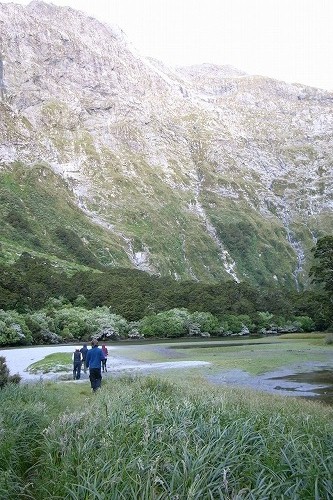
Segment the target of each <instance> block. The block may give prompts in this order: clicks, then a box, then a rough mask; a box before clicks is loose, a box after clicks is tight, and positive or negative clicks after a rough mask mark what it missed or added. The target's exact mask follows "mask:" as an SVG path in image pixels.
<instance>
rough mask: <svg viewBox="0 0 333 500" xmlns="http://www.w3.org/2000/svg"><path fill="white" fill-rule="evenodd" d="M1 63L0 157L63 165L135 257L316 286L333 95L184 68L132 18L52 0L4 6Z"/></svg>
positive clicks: (182, 273) (331, 223) (5, 162)
mask: <svg viewBox="0 0 333 500" xmlns="http://www.w3.org/2000/svg"><path fill="white" fill-rule="evenodd" d="M0 60H1V62H0V90H1V96H2V100H1V101H0V112H1V117H2V119H1V121H0V139H1V140H0V168H8V167H10V166H11V165H12V164H13V163H14V162H15V161H20V162H23V163H24V164H25V165H26V166H27V167H29V166H32V165H34V164H36V163H38V164H39V163H41V162H42V163H43V164H45V165H48V166H50V167H51V168H52V169H53V170H54V172H55V173H56V174H57V175H59V176H61V177H62V178H63V179H64V180H65V182H66V183H67V185H68V187H69V188H70V189H71V190H72V192H73V196H74V197H75V200H76V203H77V205H78V206H79V207H80V208H81V209H82V210H83V211H84V213H85V214H86V215H87V216H88V217H89V218H91V220H92V221H93V222H94V223H96V224H99V225H100V226H102V227H103V228H105V229H106V230H107V231H109V232H110V233H111V234H112V235H113V236H114V237H115V238H117V239H118V240H119V244H121V245H122V246H123V248H124V250H125V252H126V254H127V256H128V259H129V262H130V263H131V264H132V266H133V267H136V268H138V269H141V270H145V271H148V272H152V273H156V274H162V275H167V274H170V275H171V276H174V277H176V278H184V277H185V278H190V279H200V278H202V277H209V278H214V279H215V278H218V279H220V278H221V277H224V278H225V277H228V278H229V279H234V280H236V281H240V280H241V279H250V280H252V281H256V282H259V283H260V282H261V280H265V279H266V280H267V277H266V278H265V277H264V278H263V277H262V274H263V273H266V275H269V276H270V277H271V279H272V280H275V281H276V282H277V283H280V284H282V285H283V284H286V283H287V284H290V283H291V282H292V281H293V282H294V283H295V285H296V286H299V284H300V283H302V282H303V283H304V281H305V280H306V275H307V269H308V267H309V258H310V249H311V247H312V246H313V244H314V243H315V241H316V239H317V238H318V236H321V235H324V234H327V233H329V232H332V231H333V216H332V213H333V211H332V209H333V198H332V192H333V175H332V150H333V106H332V103H333V94H332V93H330V92H327V91H324V90H320V89H315V88H310V87H306V86H304V85H300V84H293V85H291V84H287V83H284V82H280V81H276V80H273V79H270V78H266V77H262V76H253V75H247V74H245V73H244V72H242V71H241V70H237V69H235V68H232V67H228V66H222V67H219V66H215V65H200V66H191V67H189V68H169V67H167V66H166V65H164V64H163V63H161V62H159V61H155V60H153V59H145V58H143V57H141V56H140V54H139V53H137V51H136V50H135V49H134V48H133V46H132V45H131V44H130V42H129V41H128V40H127V39H126V36H125V35H124V33H122V31H121V30H120V29H119V28H115V27H111V26H108V25H106V24H103V23H100V22H98V21H96V20H94V19H92V18H90V17H88V16H86V15H85V14H83V13H80V12H78V11H75V10H73V9H71V8H68V7H57V6H54V5H52V4H46V3H43V2H40V1H33V2H31V3H30V4H29V5H27V6H21V5H15V4H0ZM160 212H161V213H165V216H164V217H162V218H161V219H159V218H158V215H156V214H159V213H160ZM167 214H169V215H167ZM242 220H244V221H245V226H248V227H251V231H250V234H249V235H248V236H247V237H248V240H249V239H251V237H252V236H251V235H252V234H253V237H252V240H251V248H249V242H248V240H246V239H244V240H243V241H240V239H241V238H243V236H244V227H243V228H242V227H241V226H240V222H241V221H242ZM156 224H157V226H156ZM239 226H240V230H239V232H240V236H238V237H237V238H236V242H233V241H232V239H233V231H236V230H237V229H238V227H239ZM139 227H140V231H138V228H139ZM152 227H153V228H154V230H153V231H152V229H151V228H152ZM226 231H230V233H231V234H226ZM138 234H139V235H140V242H138V240H139V237H138ZM194 235H195V237H194ZM244 238H245V236H244ZM134 243H135V245H134ZM176 245H178V247H177V250H176V251H175V254H174V255H170V252H171V248H172V247H175V246H176ZM253 253H254V254H255V256H253V255H252V254H253ZM267 255H268V257H267ZM273 261H274V263H273Z"/></svg>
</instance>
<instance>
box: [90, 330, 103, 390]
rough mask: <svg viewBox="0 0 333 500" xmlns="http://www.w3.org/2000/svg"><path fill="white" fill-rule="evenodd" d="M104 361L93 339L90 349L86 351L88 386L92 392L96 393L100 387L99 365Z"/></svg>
mask: <svg viewBox="0 0 333 500" xmlns="http://www.w3.org/2000/svg"><path fill="white" fill-rule="evenodd" d="M104 359H105V356H104V354H103V351H102V349H100V348H99V347H98V340H96V339H93V340H92V342H91V349H89V350H88V352H87V358H86V363H87V368H89V379H90V385H91V388H92V390H93V392H96V391H97V389H99V388H100V387H101V382H102V373H101V365H102V361H103V360H104Z"/></svg>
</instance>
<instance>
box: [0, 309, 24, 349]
mask: <svg viewBox="0 0 333 500" xmlns="http://www.w3.org/2000/svg"><path fill="white" fill-rule="evenodd" d="M31 343H32V335H31V331H30V330H29V328H28V326H27V324H26V322H25V320H24V317H23V316H22V315H21V314H19V313H17V312H16V311H3V310H2V309H0V345H19V344H23V345H25V344H31Z"/></svg>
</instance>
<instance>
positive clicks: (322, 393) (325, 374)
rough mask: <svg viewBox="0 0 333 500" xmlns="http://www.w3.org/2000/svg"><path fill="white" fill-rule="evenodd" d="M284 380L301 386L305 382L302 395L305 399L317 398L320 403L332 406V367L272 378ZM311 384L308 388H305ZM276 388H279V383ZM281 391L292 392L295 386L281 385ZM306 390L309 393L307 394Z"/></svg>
mask: <svg viewBox="0 0 333 500" xmlns="http://www.w3.org/2000/svg"><path fill="white" fill-rule="evenodd" d="M272 380H277V381H281V382H282V383H284V382H289V383H291V384H296V385H297V386H300V387H302V385H303V384H305V386H306V387H305V390H304V391H303V392H304V395H303V397H304V398H306V399H309V398H311V400H312V401H313V400H318V401H320V402H322V403H325V404H328V405H331V406H333V369H327V368H326V369H325V368H323V369H322V370H316V371H312V372H303V373H294V374H292V375H286V376H285V377H281V378H277V379H274V378H273V379H272ZM309 385H310V386H311V388H310V389H306V388H308V387H309ZM277 388H280V387H279V385H278V386H277ZM281 390H283V391H291V393H292V392H294V391H295V390H296V388H295V387H291V388H288V387H283V386H282V387H281ZM307 392H308V393H309V394H307Z"/></svg>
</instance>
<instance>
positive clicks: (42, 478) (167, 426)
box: [0, 377, 333, 500]
mask: <svg viewBox="0 0 333 500" xmlns="http://www.w3.org/2000/svg"><path fill="white" fill-rule="evenodd" d="M80 389H81V392H82V394H81V393H80V392H79V389H78V386H77V385H76V386H75V385H74V384H65V385H63V386H61V385H60V384H53V385H52V384H49V385H48V386H47V387H45V386H36V387H25V388H24V390H22V388H19V389H16V388H15V389H11V390H12V391H13V393H12V394H13V395H11V390H8V391H7V394H2V393H4V391H1V393H0V396H1V398H2V399H3V402H4V401H5V400H11V401H16V400H18V401H19V403H18V410H19V411H18V413H19V415H20V416H19V417H17V420H16V421H15V422H14V423H13V424H12V425H11V424H10V421H9V420H6V425H7V429H6V430H5V435H6V433H9V434H11V435H12V442H14V443H16V448H15V447H14V451H13V449H12V448H11V451H10V449H9V442H7V445H5V443H4V442H2V443H1V445H0V447H1V453H3V451H6V449H7V455H6V457H7V458H6V460H5V461H4V462H3V461H2V462H1V468H3V465H4V463H5V464H7V465H8V466H7V468H6V467H5V472H6V474H5V476H6V481H5V480H3V479H1V481H2V482H1V485H2V490H1V493H3V492H4V491H5V489H4V488H8V491H9V492H11V494H12V495H13V496H12V498H33V499H35V500H42V499H43V500H44V499H45V498H51V499H64V498H65V499H75V500H90V499H101V500H102V499H124V500H125V499H126V500H129V499H135V500H136V499H142V500H160V499H168V500H169V499H174V500H176V499H179V500H180V499H197V500H199V499H233V500H235V499H239V500H240V499H256V500H257V499H275V498H280V499H293V500H294V499H300V500H306V499H309V500H310V499H311V500H313V499H318V500H319V499H320V500H321V499H328V498H332V497H333V484H332V477H333V444H332V431H333V418H332V417H333V411H332V409H330V408H325V407H322V406H321V405H319V404H315V403H308V402H304V401H300V400H296V399H294V398H285V399H284V398H282V397H277V396H271V395H258V394H257V393H254V392H249V391H242V390H233V389H227V390H225V389H221V388H217V389H215V388H214V389H211V388H208V386H207V387H204V388H187V387H186V386H185V385H182V384H180V383H177V384H176V383H170V382H168V381H163V380H161V379H159V378H154V377H149V378H144V377H142V378H139V377H138V378H133V379H131V378H122V379H116V380H112V381H109V382H108V383H107V384H105V385H104V386H103V387H102V389H101V390H100V391H99V393H97V394H95V395H90V394H89V395H88V393H87V389H86V388H83V387H82V385H80ZM20 391H21V392H20ZM38 391H40V395H39V396H38ZM62 391H64V394H63V397H62V400H61V401H60V399H61V395H62ZM71 391H76V392H75V393H74V392H73V393H71ZM71 394H72V396H73V397H71ZM87 395H88V396H87ZM57 405H59V408H58V411H57V410H56V406H57ZM66 405H67V408H66ZM9 406H10V405H9ZM9 406H8V410H7V412H8V415H7V417H8V418H9V414H10V413H12V414H14V408H11V409H10V408H9ZM29 422H33V424H30V423H29ZM17 426H18V427H20V429H21V430H24V429H25V432H26V434H27V436H26V438H25V439H26V442H25V444H24V449H25V450H26V452H27V455H26V456H27V460H26V463H25V462H24V460H23V462H22V463H20V460H19V458H20V453H21V451H20V450H19V446H18V445H19V440H18V439H17V441H16V438H17V433H16V429H17ZM24 455H25V454H24ZM9 463H10V466H9ZM18 463H19V464H20V466H19V467H18V468H17V464H18ZM3 470H4V469H3ZM13 470H17V473H16V477H15V481H14V482H16V481H18V483H17V484H18V485H19V486H18V487H16V489H15V485H13V484H11V480H10V479H9V477H10V474H11V472H12V471H13ZM1 476H3V474H1V475H0V477H1ZM15 494H16V497H15V496H14V495H15ZM4 498H11V496H10V495H7V497H4Z"/></svg>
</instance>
